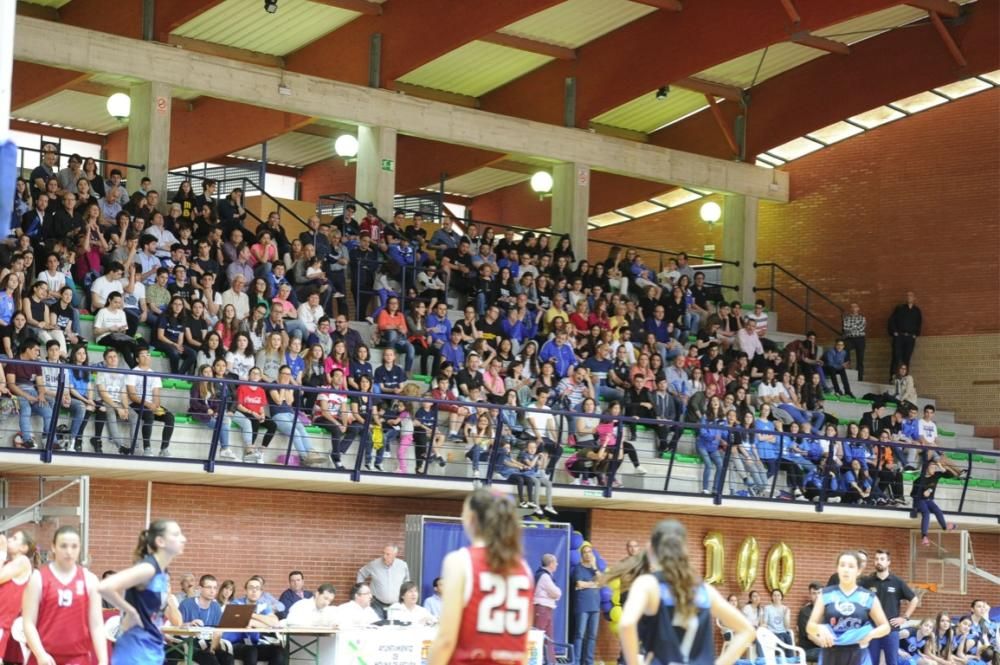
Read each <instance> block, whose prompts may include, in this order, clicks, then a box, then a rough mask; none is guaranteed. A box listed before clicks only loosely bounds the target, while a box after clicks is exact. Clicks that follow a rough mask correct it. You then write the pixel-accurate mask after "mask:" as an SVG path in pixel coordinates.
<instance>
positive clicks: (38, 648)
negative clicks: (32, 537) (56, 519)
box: [21, 526, 108, 665]
mask: <svg viewBox="0 0 1000 665" xmlns="http://www.w3.org/2000/svg"><path fill="white" fill-rule="evenodd" d="M52 555H53V561H51V562H49V563H48V564H46V565H44V566H42V567H41V568H39V569H38V570H36V571H35V572H33V573H32V574H31V579H30V580H28V588H27V589H25V590H24V600H23V602H22V604H21V617H22V618H23V620H24V637H25V640H26V641H27V644H28V648H30V649H31V657H29V658H28V664H29V665H93V664H95V663H96V665H108V647H107V641H106V640H105V637H104V617H103V614H102V612H101V596H100V594H99V593H98V591H97V584H98V582H97V577H96V576H95V575H94V574H93V573H91V572H90V571H89V570H87V569H86V568H84V567H83V566H80V565H78V564H77V561H78V560H79V558H80V533H79V532H78V531H77V530H76V529H75V528H74V527H72V526H61V527H59V529H57V530H56V533H55V536H54V537H53V539H52Z"/></svg>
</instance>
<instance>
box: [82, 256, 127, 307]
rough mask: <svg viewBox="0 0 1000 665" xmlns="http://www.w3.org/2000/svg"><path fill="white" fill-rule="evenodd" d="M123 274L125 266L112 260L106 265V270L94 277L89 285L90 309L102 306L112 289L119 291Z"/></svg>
mask: <svg viewBox="0 0 1000 665" xmlns="http://www.w3.org/2000/svg"><path fill="white" fill-rule="evenodd" d="M124 275H125V266H123V265H122V264H120V263H118V262H117V261H114V262H112V263H111V264H110V265H108V270H107V272H105V273H104V274H103V275H101V276H100V277H98V278H97V279H95V280H94V283H93V284H91V285H90V311H92V312H96V311H97V310H99V309H101V308H102V307H104V305H105V304H107V301H108V296H109V295H110V294H111V292H112V291H118V292H119V293H121V291H122V288H123V284H122V277H123V276H124Z"/></svg>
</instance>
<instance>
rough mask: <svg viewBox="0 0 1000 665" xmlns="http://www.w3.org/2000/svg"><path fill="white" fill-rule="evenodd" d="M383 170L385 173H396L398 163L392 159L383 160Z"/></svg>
mask: <svg viewBox="0 0 1000 665" xmlns="http://www.w3.org/2000/svg"><path fill="white" fill-rule="evenodd" d="M382 170H383V171H389V172H390V173H391V172H392V171H395V170H396V162H394V161H393V160H391V159H383V160H382Z"/></svg>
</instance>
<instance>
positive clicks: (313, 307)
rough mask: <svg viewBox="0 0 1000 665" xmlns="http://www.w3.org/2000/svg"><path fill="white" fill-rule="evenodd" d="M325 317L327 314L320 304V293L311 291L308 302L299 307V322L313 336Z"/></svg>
mask: <svg viewBox="0 0 1000 665" xmlns="http://www.w3.org/2000/svg"><path fill="white" fill-rule="evenodd" d="M324 316H326V312H324V311H323V308H322V307H321V306H320V304H319V291H310V292H309V295H308V297H307V298H306V301H305V302H304V303H302V304H301V305H299V321H300V322H301V323H302V325H304V326H305V327H306V330H307V331H309V333H310V334H312V333H314V332H316V326H317V325H318V324H319V320H320V319H322V318H323V317H324Z"/></svg>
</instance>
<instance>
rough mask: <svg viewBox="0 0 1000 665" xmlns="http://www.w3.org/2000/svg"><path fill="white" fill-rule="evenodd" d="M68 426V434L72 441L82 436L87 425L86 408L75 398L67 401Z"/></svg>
mask: <svg viewBox="0 0 1000 665" xmlns="http://www.w3.org/2000/svg"><path fill="white" fill-rule="evenodd" d="M69 415H70V425H69V434H70V436H71V437H72V438H73V439H76V438H78V437H79V436H80V435H82V434H83V428H84V427H85V426H86V424H87V407H86V406H85V405H84V403H83V402H81V401H80V400H78V399H76V398H72V399H70V401H69Z"/></svg>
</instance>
